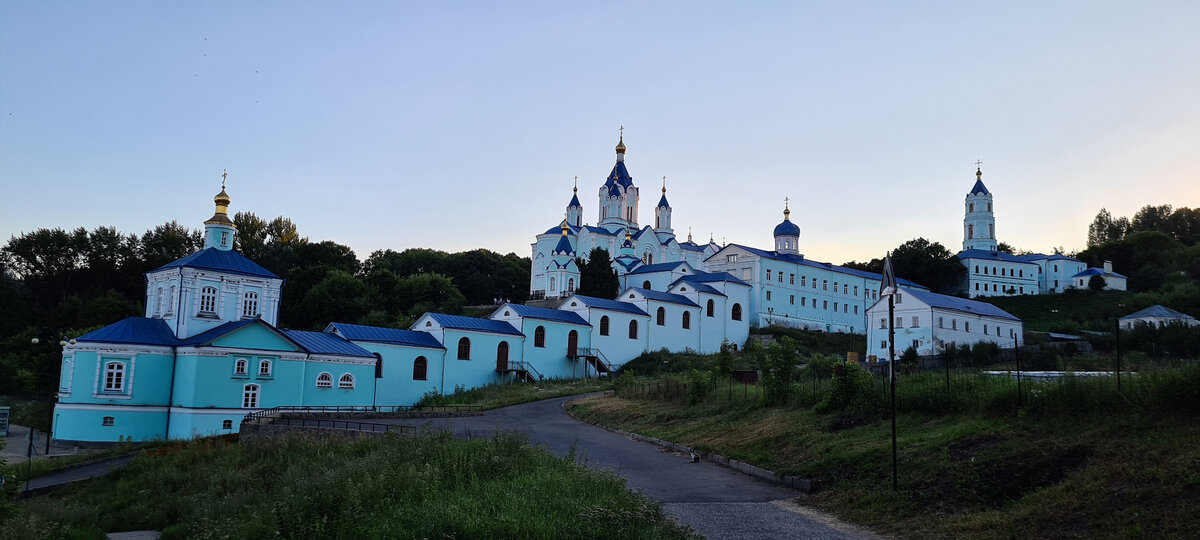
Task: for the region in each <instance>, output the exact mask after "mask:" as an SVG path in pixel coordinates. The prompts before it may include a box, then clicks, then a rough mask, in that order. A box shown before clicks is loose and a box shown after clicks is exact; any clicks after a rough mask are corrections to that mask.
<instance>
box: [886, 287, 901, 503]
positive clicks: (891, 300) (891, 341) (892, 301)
mask: <svg viewBox="0 0 1200 540" xmlns="http://www.w3.org/2000/svg"><path fill="white" fill-rule="evenodd" d="M888 373H889V376H890V378H891V385H892V491H899V490H900V481H899V477H898V476H897V474H896V293H895V291H893V292H892V294H889V295H888Z"/></svg>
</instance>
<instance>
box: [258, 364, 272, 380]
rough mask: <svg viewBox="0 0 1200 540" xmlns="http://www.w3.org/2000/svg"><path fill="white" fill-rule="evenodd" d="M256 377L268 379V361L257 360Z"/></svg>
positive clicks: (269, 373)
mask: <svg viewBox="0 0 1200 540" xmlns="http://www.w3.org/2000/svg"><path fill="white" fill-rule="evenodd" d="M258 376H259V377H270V376H271V361H270V360H259V361H258Z"/></svg>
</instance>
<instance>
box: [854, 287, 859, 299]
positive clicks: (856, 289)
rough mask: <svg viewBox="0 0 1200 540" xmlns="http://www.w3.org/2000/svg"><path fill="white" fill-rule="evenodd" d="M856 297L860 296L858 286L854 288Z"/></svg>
mask: <svg viewBox="0 0 1200 540" xmlns="http://www.w3.org/2000/svg"><path fill="white" fill-rule="evenodd" d="M854 296H856V297H857V296H858V285H855V286H854Z"/></svg>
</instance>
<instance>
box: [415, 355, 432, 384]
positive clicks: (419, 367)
mask: <svg viewBox="0 0 1200 540" xmlns="http://www.w3.org/2000/svg"><path fill="white" fill-rule="evenodd" d="M428 373H429V360H426V359H425V357H424V356H418V357H417V359H416V360H413V380H414V381H424V380H428V378H429V375H428Z"/></svg>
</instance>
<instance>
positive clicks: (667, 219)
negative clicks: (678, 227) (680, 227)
mask: <svg viewBox="0 0 1200 540" xmlns="http://www.w3.org/2000/svg"><path fill="white" fill-rule="evenodd" d="M654 232H660V233H667V234H674V232H675V231H674V230H672V229H671V204H670V203H668V202H667V177H665V176H664V177H663V187H662V198H660V199H658V206H656V207H654Z"/></svg>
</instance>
